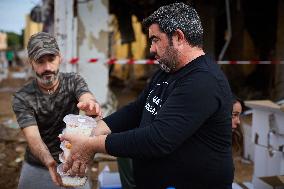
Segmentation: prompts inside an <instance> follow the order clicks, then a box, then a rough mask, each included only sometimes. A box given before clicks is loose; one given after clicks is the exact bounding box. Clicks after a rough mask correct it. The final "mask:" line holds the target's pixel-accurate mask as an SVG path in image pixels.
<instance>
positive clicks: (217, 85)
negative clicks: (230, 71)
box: [61, 3, 234, 189]
mask: <svg viewBox="0 0 284 189" xmlns="http://www.w3.org/2000/svg"><path fill="white" fill-rule="evenodd" d="M143 25H144V27H145V28H147V29H148V32H149V39H150V41H151V47H150V52H151V53H153V54H154V55H155V58H156V59H157V61H158V62H159V65H160V68H161V69H160V70H158V71H157V72H156V73H155V74H154V76H153V77H152V79H151V81H150V83H149V84H148V85H147V86H146V88H145V89H144V91H143V92H142V93H141V94H140V95H139V96H138V98H137V99H136V100H135V101H134V102H132V103H130V104H128V105H127V106H125V107H123V108H121V109H120V110H118V111H117V112H115V113H113V114H111V115H109V116H107V117H105V118H104V119H102V120H100V121H98V126H97V127H96V128H95V134H96V135H97V136H96V137H84V136H82V135H74V134H65V135H63V136H61V140H67V141H69V142H70V143H71V144H72V149H71V156H73V157H74V158H69V159H68V160H67V162H66V163H65V165H64V170H65V171H71V172H72V174H74V175H75V174H80V175H83V174H84V172H82V170H84V168H85V166H86V164H87V162H88V161H89V160H90V159H91V158H92V157H93V156H94V154H95V153H98V152H102V153H108V154H110V155H113V156H117V157H129V158H132V159H133V170H134V178H135V183H136V188H138V189H145V188H153V189H165V188H167V187H170V186H171V187H174V188H178V189H183V188H184V189H189V188H190V189H191V188H192V189H231V188H232V181H233V178H234V171H233V159H232V147H231V144H232V120H231V113H232V112H231V111H232V99H231V96H232V93H231V89H230V86H229V83H228V81H227V79H226V77H225V75H224V74H223V72H222V71H221V69H220V67H219V66H218V64H216V62H215V61H214V60H213V59H212V58H211V57H210V56H208V55H207V54H205V52H204V51H203V49H202V46H203V28H202V25H201V21H200V18H199V16H198V13H197V12H196V10H195V9H194V8H192V7H191V6H189V5H186V4H184V3H174V4H169V5H166V6H162V7H160V8H159V9H158V10H157V11H155V12H154V13H153V14H151V15H150V16H149V17H148V18H146V19H145V20H144V21H143Z"/></svg>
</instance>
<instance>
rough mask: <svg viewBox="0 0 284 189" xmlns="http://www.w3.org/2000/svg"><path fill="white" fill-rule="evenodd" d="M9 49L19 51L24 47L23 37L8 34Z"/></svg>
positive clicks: (12, 33)
mask: <svg viewBox="0 0 284 189" xmlns="http://www.w3.org/2000/svg"><path fill="white" fill-rule="evenodd" d="M7 42H8V48H12V49H19V48H21V47H22V46H23V43H22V36H21V35H19V34H16V33H14V32H7Z"/></svg>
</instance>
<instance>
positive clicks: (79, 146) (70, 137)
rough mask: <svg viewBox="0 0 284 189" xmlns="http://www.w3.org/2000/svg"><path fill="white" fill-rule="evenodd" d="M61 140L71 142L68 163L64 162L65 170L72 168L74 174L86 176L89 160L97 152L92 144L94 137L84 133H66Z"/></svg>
mask: <svg viewBox="0 0 284 189" xmlns="http://www.w3.org/2000/svg"><path fill="white" fill-rule="evenodd" d="M60 140H61V141H63V140H66V141H68V142H69V143H70V144H71V146H72V147H71V153H70V156H69V157H67V160H66V163H64V164H63V171H64V172H66V171H68V170H69V169H71V171H70V173H71V175H72V176H75V175H78V176H84V175H85V170H86V167H87V165H88V162H89V161H90V160H91V159H92V157H93V156H94V154H95V148H94V147H93V144H92V138H91V137H86V136H84V135H82V134H71V133H68V134H64V135H61V136H60Z"/></svg>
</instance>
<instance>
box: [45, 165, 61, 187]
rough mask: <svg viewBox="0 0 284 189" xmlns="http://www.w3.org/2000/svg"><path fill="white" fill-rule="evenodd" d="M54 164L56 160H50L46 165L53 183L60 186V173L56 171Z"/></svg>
mask: <svg viewBox="0 0 284 189" xmlns="http://www.w3.org/2000/svg"><path fill="white" fill-rule="evenodd" d="M56 165H57V164H56V162H55V161H52V162H50V163H49V164H48V165H47V168H48V171H49V174H50V176H51V179H52V181H53V182H54V184H56V185H57V186H62V180H61V177H60V175H59V174H58V173H57V171H56Z"/></svg>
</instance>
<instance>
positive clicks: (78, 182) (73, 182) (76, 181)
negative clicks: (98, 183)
mask: <svg viewBox="0 0 284 189" xmlns="http://www.w3.org/2000/svg"><path fill="white" fill-rule="evenodd" d="M62 167H63V164H62V163H61V164H59V165H58V166H57V173H58V174H59V175H60V176H61V179H62V183H63V185H64V186H65V187H79V186H83V185H84V184H85V183H86V181H87V177H86V176H84V177H79V176H74V177H72V176H70V174H69V173H68V172H67V173H64V172H63V168H62Z"/></svg>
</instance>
